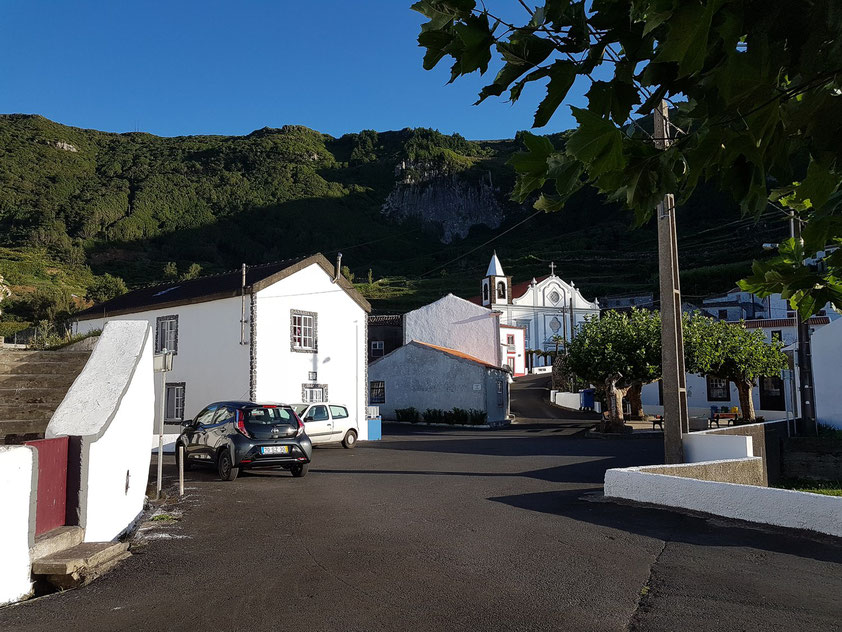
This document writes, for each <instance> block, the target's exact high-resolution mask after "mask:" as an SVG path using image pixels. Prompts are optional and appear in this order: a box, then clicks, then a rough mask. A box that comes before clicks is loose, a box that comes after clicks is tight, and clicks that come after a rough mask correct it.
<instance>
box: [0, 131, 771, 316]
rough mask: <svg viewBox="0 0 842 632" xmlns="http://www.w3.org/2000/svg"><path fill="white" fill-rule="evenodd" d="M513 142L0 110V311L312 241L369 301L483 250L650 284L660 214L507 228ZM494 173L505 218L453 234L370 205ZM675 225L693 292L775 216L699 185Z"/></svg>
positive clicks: (414, 295) (421, 283)
mask: <svg viewBox="0 0 842 632" xmlns="http://www.w3.org/2000/svg"><path fill="white" fill-rule="evenodd" d="M557 140H558V139H557ZM518 147H519V143H517V142H516V141H514V140H512V141H490V142H473V141H466V140H465V139H463V138H461V137H460V136H458V135H457V136H445V135H442V134H439V133H438V132H434V131H431V130H425V129H406V130H402V131H397V132H382V133H376V132H372V131H364V132H361V133H359V134H348V135H346V136H343V137H341V138H333V137H330V136H328V135H325V134H320V133H318V132H315V131H313V130H310V129H307V128H304V127H300V126H286V127H283V128H280V129H269V128H264V129H261V130H257V131H255V132H252V133H251V134H249V135H247V136H189V137H177V138H161V137H156V136H152V135H150V134H143V133H128V134H112V133H105V132H98V131H94V130H83V129H78V128H73V127H67V126H64V125H60V124H58V123H54V122H52V121H49V120H47V119H45V118H43V117H41V116H26V115H5V116H0V274H2V275H3V276H4V277H5V280H6V283H7V284H8V285H9V286H10V287H11V290H12V292H13V296H12V297H11V299H9V300H7V301H5V302H4V303H3V308H4V313H3V316H2V317H1V318H2V319H6V320H8V319H25V320H33V319H37V318H40V317H44V316H45V313H44V308H43V306H44V304H46V303H49V302H50V300H53V301H54V305H53V310H52V312H51V314H50V315H54V312H56V311H62V310H64V311H72V310H73V309H75V308H77V307H78V306H79V305H81V304H83V303H84V300H83V299H84V297H85V295H86V292H87V288H88V287H89V286H90V284H91V283H92V282H93V281H94V279H95V278H96V277H97V276H99V275H103V274H105V273H109V274H112V275H117V276H120V277H122V278H123V279H125V281H126V283H127V284H128V286H129V287H136V286H140V285H145V284H149V283H153V282H157V281H161V280H163V279H164V278H165V274H170V275H172V274H176V275H178V274H185V273H187V271H188V269H189V268H190V266H191V265H192V264H196V265H198V266H199V267H200V268H201V271H202V273H203V274H204V273H212V272H218V271H221V270H225V269H231V268H234V267H236V266H238V265H239V264H240V263H242V262H246V263H249V264H255V263H261V262H265V261H271V260H277V259H283V258H287V257H292V256H297V255H302V254H309V253H312V252H316V251H321V252H323V253H325V254H326V255H327V256H328V257H332V256H334V255H335V253H336V252H337V251H340V250H341V251H342V252H343V254H344V263H347V264H348V265H349V266H350V269H351V271H352V272H353V273H355V275H356V279H355V280H356V281H357V282H360V281H363V283H362V284H361V285H360V288H361V289H362V290H363V291H364V292H365V293H366V294H367V295H368V296H370V297H371V298H372V301H373V304H374V306H375V309H378V310H400V309H406V308H409V307H413V306H415V305H418V304H421V303H423V302H425V301H427V300H430V299H433V298H437V297H439V296H441V295H442V294H444V293H447V292H454V293H456V294H461V295H463V296H470V295H473V294H477V293H478V291H477V288H478V287H479V278H480V277H481V276H482V274H483V273H484V271H485V266H486V265H487V262H488V258H489V256H490V254H491V251H492V249H495V248H496V250H497V252H498V254H499V255H500V256H501V259H502V260H503V264H504V266H505V268H506V271H507V273H508V274H512V275H514V276H515V280H520V279H524V278H530V277H531V276H533V275H536V276H537V275H542V274H546V273H547V264H548V262H549V261H550V260H554V261H555V262H556V263H557V264H560V265H559V270H560V274H561V275H562V276H563V277H564V278H566V279H572V280H574V281H575V282H576V283H577V285H579V286H580V287H582V288H583V290H584V292H585V293H586V294H587V295H590V296H593V295H603V294H608V293H612V294H613V293H627V292H635V291H641V290H652V289H654V288H655V287H656V278H655V276H654V275H655V272H656V270H657V261H656V252H655V232H654V227H653V226H648V227H644V228H642V229H638V230H635V231H630V230H629V227H630V223H631V218H630V216H629V215H628V214H625V213H623V212H620V211H618V210H617V209H616V208H613V207H611V206H607V205H604V204H603V203H602V201H601V200H600V199H598V198H597V196H596V195H595V194H593V193H592V192H584V193H582V194H580V195H578V196H577V197H576V198H574V199H573V201H572V202H571V203H570V205H569V207H568V209H566V210H565V211H562V212H561V213H556V214H552V215H539V216H537V217H535V218H533V219H530V220H529V221H526V222H524V223H523V224H520V225H518V223H519V222H521V221H522V220H523V219H525V218H526V217H528V216H529V215H530V214H531V213H532V209H531V208H529V207H519V206H517V205H514V204H512V203H511V202H510V201H509V200H508V196H507V192H508V191H509V190H510V189H511V186H512V183H513V181H514V175H513V173H512V171H511V169H510V168H509V167H508V166H507V165H506V160H507V159H508V157H509V156H510V155H511V153H512V152H513V151H517V149H518ZM398 165H401V166H402V170H401V172H400V175H398V170H397V169H396V167H397V166H398ZM431 174H432V175H431ZM488 178H490V180H491V181H493V183H494V186H495V187H496V188H497V193H496V196H497V198H498V199H499V202H500V204H501V205H502V207H503V209H504V212H505V220H504V222H503V224H502V226H500V227H499V228H496V229H494V230H492V229H490V228H487V227H483V226H476V227H474V228H473V229H471V232H470V234H469V235H468V237H467V238H466V239H464V240H459V241H457V242H455V243H452V244H449V245H445V244H443V243H441V241H440V240H439V232H438V229H437V227H436V226H435V225H431V224H429V223H426V222H424V221H421V220H409V221H405V222H403V223H396V222H390V221H387V220H386V219H384V217H383V216H382V215H381V213H380V209H381V207H382V205H383V203H384V201H385V200H386V198H387V197H388V196H389V194H390V192H392V191H393V190H394V189H395V187H396V186H397V185H398V182H399V179H400V181H401V182H404V183H405V182H417V183H418V184H417V185H416V186H417V187H418V188H423V187H427V186H445V185H446V184H447V183H453V182H461V183H467V184H469V185H471V184H472V183H479V182H480V181H485V179H488ZM477 186H479V185H477ZM515 226H516V227H515ZM513 227H514V228H513ZM679 227H680V228H679V232H680V248H681V257H682V259H681V263H682V267H683V269H684V271H683V283H684V291H685V293H686V294H688V295H689V296H691V297H692V296H700V295H704V294H709V293H711V292H716V291H722V290H727V289H728V288H729V287H731V286H732V285H733V282H734V281H735V280H736V279H738V278H739V277H740V276H741V275H742V274H743V273H745V272H746V271H747V270H748V266H749V262H750V261H751V259H752V258H754V257H756V256H759V255H760V254H761V252H762V251H761V250H760V244H761V243H762V242H763V241H773V240H775V239H777V238H778V237H780V236H781V235H782V234H783V231H784V225H783V222H782V221H779V220H778V219H777V218H775V217H774V216H770V217H768V218H763V219H762V220H761V221H760V222H757V223H756V222H755V221H754V220H753V219H742V218H740V217H739V215H738V214H737V211H736V210H735V208H734V206H733V204H731V203H730V202H729V201H728V200H727V199H725V198H723V197H721V196H719V195H716V194H714V193H712V192H710V191H705V190H702V191H701V192H700V193H699V194H698V195H697V196H696V198H695V199H694V200H692V201H691V203H690V204H689V205H688V206H687V207H686V208H684V209H681V210H680V212H679ZM503 233H505V234H503ZM501 234H502V236H501V237H499V238H498V239H496V240H494V241H493V243H491V244H488V245H485V246H482V244H484V243H485V242H487V241H489V240H491V239H492V238H494V237H495V236H498V235H501ZM479 246H482V247H480V248H479V249H478V250H477V251H476V252H474V253H472V254H470V255H468V256H466V257H463V258H461V259H458V260H456V259H457V258H459V257H460V256H461V255H463V254H465V253H467V252H469V251H471V250H473V249H474V248H477V247H479ZM454 260H456V261H454ZM169 262H173V263H175V266H174V268H173V266H172V264H170V265H169V266H167V264H168V263H169ZM196 265H194V266H193V270H192V272H191V273H192V274H195V273H196V270H197V268H196ZM165 268H166V270H167V272H166V273H165ZM369 270H370V271H371V276H372V278H373V281H374V283H371V284H369V283H367V282H365V281H367V278H368V275H369ZM36 298H37V300H35V299H36ZM56 305H57V306H58V308H56Z"/></svg>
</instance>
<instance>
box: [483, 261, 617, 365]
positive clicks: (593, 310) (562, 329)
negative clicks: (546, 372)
mask: <svg viewBox="0 0 842 632" xmlns="http://www.w3.org/2000/svg"><path fill="white" fill-rule="evenodd" d="M473 301H474V302H477V303H479V304H480V305H482V306H483V307H486V308H488V309H490V310H492V311H495V312H499V314H500V325H501V326H502V325H508V326H511V327H522V328H523V329H524V331H525V346H526V349H528V350H532V351H542V352H544V351H555V350H556V348H558V349H563V348H564V345H565V343H566V342H567V341H568V340H570V339H572V337H573V336H574V335H575V332H576V329H577V328H578V326H579V325H580V324H581V323H582V322H584V320H585V318H586V317H588V316H598V315H599V310H600V307H599V302H598V301H596V300H595V301H593V302H592V301H589V300H587V299H586V298H585V297H584V296H583V295H582V293H581V291H579V289H578V288H577V287H576V285H575V284H574V283H573V282H570V283H568V282H566V281H564V280H563V279H561V278H560V277H558V276H556V274H555V264H554V263H553V264H550V274H549V275H548V276H545V277H543V278H541V279H535V278H533V279H532V280H531V281H527V282H524V283H517V284H513V283H512V277H510V276H507V275H506V273H505V272H504V271H503V266H502V264H501V263H500V259H499V258H498V257H497V253H496V252H495V253H494V255H492V257H491V261H490V262H489V264H488V270H487V271H486V273H485V278H483V280H482V294H481V295H480V297H479V298H478V299H473ZM533 355H534V354H533ZM533 360H534V363H533V364H532V366H541V365H543V364H544V360H543V358H540V357H535V358H533Z"/></svg>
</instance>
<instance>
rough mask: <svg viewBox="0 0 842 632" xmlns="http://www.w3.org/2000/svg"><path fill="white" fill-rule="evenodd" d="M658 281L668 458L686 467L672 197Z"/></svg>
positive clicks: (661, 238) (664, 119)
mask: <svg viewBox="0 0 842 632" xmlns="http://www.w3.org/2000/svg"><path fill="white" fill-rule="evenodd" d="M654 124H655V125H654V133H655V144H656V146H658V147H659V148H661V149H666V148H667V147H669V145H670V139H671V137H672V135H671V133H670V126H669V106H668V104H667V102H666V101H665V100H662V101H661V103H660V104H659V105H658V107H656V108H655V113H654ZM657 221H658V277H659V281H660V289H661V364H662V366H663V376H662V378H661V380H662V383H663V391H664V456H665V459H666V462H667V463H683V462H684V447H683V445H682V442H681V439H682V435H684V434H686V433H689V432H690V421H689V414H688V411H687V384H686V380H687V377H686V375H685V372H684V333H683V331H682V324H681V288H680V285H679V279H678V238H677V236H676V231H675V196H674V195H673V194H672V193H668V194H666V195H665V196H664V199H663V201H662V202H661V203H660V204H658V208H657Z"/></svg>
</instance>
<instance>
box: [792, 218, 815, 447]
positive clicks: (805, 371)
mask: <svg viewBox="0 0 842 632" xmlns="http://www.w3.org/2000/svg"><path fill="white" fill-rule="evenodd" d="M789 234H790V236H791V237H792V238H793V239H794V240H795V241H796V242H800V241H801V220H799V219H798V218H797V217H796V216H795V213H793V214H792V215H790V217H789ZM795 322H796V325H797V326H796V329H797V331H798V378H799V380H798V381H799V383H800V386H801V402H800V406H799V408H800V413H801V420H802V425H803V428H804V433H805V434H816V435H817V434H818V431H819V428H818V425H817V424H816V411H815V408H814V400H813V358H812V351H811V349H810V326H809V324H808V323H807V322H806V321H803V320H801V316H800V315H799V314H798V312H795Z"/></svg>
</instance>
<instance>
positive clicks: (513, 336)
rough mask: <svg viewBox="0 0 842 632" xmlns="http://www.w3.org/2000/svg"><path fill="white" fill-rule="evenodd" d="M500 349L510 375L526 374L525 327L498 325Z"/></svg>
mask: <svg viewBox="0 0 842 632" xmlns="http://www.w3.org/2000/svg"><path fill="white" fill-rule="evenodd" d="M500 349H501V358H502V359H503V363H504V364H507V365H508V366H509V369H511V371H512V375H514V376H515V377H518V376H521V375H526V328H525V327H513V326H512V325H500Z"/></svg>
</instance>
